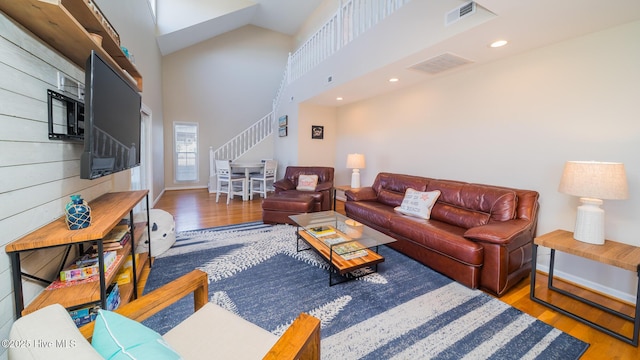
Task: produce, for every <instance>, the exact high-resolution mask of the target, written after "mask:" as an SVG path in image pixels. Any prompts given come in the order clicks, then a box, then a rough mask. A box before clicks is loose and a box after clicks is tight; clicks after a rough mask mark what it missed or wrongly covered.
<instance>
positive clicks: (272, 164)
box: [249, 160, 278, 200]
mask: <svg viewBox="0 0 640 360" xmlns="http://www.w3.org/2000/svg"><path fill="white" fill-rule="evenodd" d="M277 170H278V162H277V161H276V160H266V161H265V162H264V171H263V172H262V174H257V175H256V176H251V178H249V184H250V185H249V189H250V190H249V191H250V194H251V195H250V196H249V198H250V199H251V200H253V194H254V193H257V194H262V197H267V192H268V191H271V190H272V189H273V188H272V187H271V186H267V184H268V183H269V182H271V184H273V183H274V182H275V181H276V172H277ZM256 183H257V184H258V186H257V187H256V186H255V184H256Z"/></svg>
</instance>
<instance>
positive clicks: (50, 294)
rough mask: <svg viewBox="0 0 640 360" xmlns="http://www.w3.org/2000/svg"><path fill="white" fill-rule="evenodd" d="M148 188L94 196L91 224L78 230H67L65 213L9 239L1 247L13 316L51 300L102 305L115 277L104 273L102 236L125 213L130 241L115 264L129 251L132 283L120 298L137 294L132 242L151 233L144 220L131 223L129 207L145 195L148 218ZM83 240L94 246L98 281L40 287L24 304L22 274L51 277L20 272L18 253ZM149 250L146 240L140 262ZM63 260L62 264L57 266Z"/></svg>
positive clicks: (77, 242) (103, 306)
mask: <svg viewBox="0 0 640 360" xmlns="http://www.w3.org/2000/svg"><path fill="white" fill-rule="evenodd" d="M148 193H149V191H148V190H138V191H125V192H113V193H107V194H104V195H102V196H100V197H98V198H97V199H95V200H92V201H91V202H89V206H90V207H91V225H90V226H89V227H87V228H84V229H80V230H69V229H67V225H66V223H65V217H64V216H63V217H61V218H59V219H58V220H56V221H54V222H52V223H50V224H48V225H45V226H43V227H41V228H39V229H37V230H35V231H33V232H31V233H29V234H27V235H25V236H24V237H22V238H20V239H18V240H16V241H13V242H11V243H9V244H7V246H6V247H5V251H6V253H7V254H8V255H9V258H10V259H11V270H12V276H13V292H14V301H15V311H16V316H17V317H20V316H21V315H26V314H28V313H30V312H33V311H35V310H37V309H39V308H42V307H45V306H47V305H50V304H53V303H59V304H61V305H62V306H64V307H66V308H72V307H76V306H80V305H87V304H91V303H99V304H100V305H101V307H102V308H103V309H104V308H106V289H107V286H108V284H109V283H110V282H111V281H113V280H114V279H115V275H116V274H115V273H116V271H114V273H113V274H111V275H110V276H109V277H106V276H105V271H104V248H103V243H102V238H104V237H105V236H106V235H107V234H108V233H109V232H110V231H111V229H113V228H114V227H115V226H116V225H118V223H119V222H120V221H121V220H122V219H123V218H126V217H127V215H128V217H129V223H130V225H131V241H129V242H128V243H127V244H125V245H124V246H123V248H122V249H120V250H118V254H119V255H123V256H121V257H120V260H118V263H117V264H116V265H115V266H116V267H117V268H120V267H122V266H123V265H124V263H125V258H126V255H129V254H131V255H132V256H131V258H132V261H131V262H132V267H133V269H132V270H133V271H132V275H133V276H132V278H133V279H132V280H133V283H132V284H126V285H123V286H122V289H121V292H120V294H121V300H122V301H123V303H126V302H127V301H128V300H130V299H131V298H132V297H133V298H137V295H138V294H137V275H138V273H139V272H140V270H141V269H142V266H137V264H136V256H135V248H136V242H137V241H138V240H140V238H141V235H142V234H143V231H145V230H146V231H147V235H148V238H149V239H151V233H150V229H149V226H147V223H146V222H145V223H141V224H134V222H133V208H134V207H135V206H136V205H137V204H138V203H139V202H141V201H142V200H143V199H146V205H147V220H148V219H149V196H148ZM85 243H93V244H96V245H97V247H98V254H99V256H98V264H99V266H98V267H99V272H100V275H99V277H100V278H99V281H95V282H88V283H84V284H78V285H73V286H69V287H64V288H60V289H54V290H43V291H42V292H41V293H40V295H38V296H36V298H35V299H34V300H33V301H31V303H30V304H29V305H28V306H27V307H26V308H25V306H24V298H23V291H22V277H27V278H30V279H33V280H37V281H40V282H44V283H49V282H51V281H49V280H46V279H40V278H38V277H36V276H33V275H30V274H27V273H24V272H23V271H22V268H21V266H20V254H21V253H22V252H25V251H34V250H39V249H45V248H50V247H58V246H66V247H67V251H69V249H70V247H71V246H73V245H80V244H85ZM150 253H151V243H149V252H148V253H142V254H140V255H139V262H140V265H144V264H145V263H146V261H147V259H148V254H150ZM64 265H65V264H62V266H61V268H60V270H62V267H63V266H64Z"/></svg>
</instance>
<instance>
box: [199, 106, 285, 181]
mask: <svg viewBox="0 0 640 360" xmlns="http://www.w3.org/2000/svg"><path fill="white" fill-rule="evenodd" d="M273 127H274V125H273V112H271V113H268V114H267V115H265V116H264V117H263V118H262V119H260V120H258V121H256V122H255V123H254V124H253V125H251V126H250V127H249V128H247V129H246V130H244V131H243V132H241V133H240V134H238V135H237V136H235V137H234V138H233V139H231V140H229V141H227V142H226V143H225V144H224V145H222V146H220V147H219V148H217V149H215V150H214V148H213V146H210V147H209V192H214V191H215V189H214V188H213V187H214V179H215V176H216V160H232V161H233V160H236V159H238V158H239V157H240V156H242V155H244V154H245V153H247V152H248V151H249V150H251V148H253V147H254V146H256V145H258V144H259V143H260V142H262V141H263V140H264V139H266V138H267V137H268V136H269V135H271V134H273Z"/></svg>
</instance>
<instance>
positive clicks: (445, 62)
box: [409, 53, 473, 75]
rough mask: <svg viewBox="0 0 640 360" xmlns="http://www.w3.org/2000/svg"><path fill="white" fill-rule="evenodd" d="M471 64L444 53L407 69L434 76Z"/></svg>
mask: <svg viewBox="0 0 640 360" xmlns="http://www.w3.org/2000/svg"><path fill="white" fill-rule="evenodd" d="M471 63H473V61H471V60H469V59H465V58H462V57H460V56H458V55H454V54H451V53H444V54H442V55H438V56H435V57H432V58H430V59H427V60H425V61H423V62H420V63H417V64H415V65H413V66H410V67H409V68H410V69H414V70H419V71H424V72H426V73H429V74H432V75H434V74H437V73H440V72H443V71H446V70H451V69H453V68H456V67H458V66H462V65H466V64H471Z"/></svg>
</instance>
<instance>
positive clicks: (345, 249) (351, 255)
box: [331, 242, 367, 260]
mask: <svg viewBox="0 0 640 360" xmlns="http://www.w3.org/2000/svg"><path fill="white" fill-rule="evenodd" d="M331 248H332V249H333V251H334V252H335V253H336V254H338V255H340V256H342V258H343V259H345V260H351V259H355V258H359V257H363V256H367V250H366V249H363V248H362V246H360V245H359V244H357V243H355V242H348V243H345V244H340V245H335V246H332V247H331Z"/></svg>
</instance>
